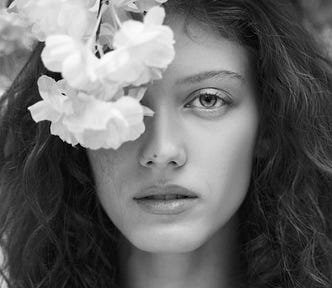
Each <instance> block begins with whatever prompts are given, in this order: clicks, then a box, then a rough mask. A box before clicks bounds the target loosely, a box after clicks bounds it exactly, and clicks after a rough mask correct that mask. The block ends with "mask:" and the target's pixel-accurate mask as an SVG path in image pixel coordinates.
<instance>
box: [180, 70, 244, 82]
mask: <svg viewBox="0 0 332 288" xmlns="http://www.w3.org/2000/svg"><path fill="white" fill-rule="evenodd" d="M213 78H222V79H223V78H233V79H237V80H240V81H244V77H243V76H242V75H240V74H238V73H236V72H233V71H229V70H213V71H205V72H200V73H198V74H194V75H190V76H188V77H185V78H183V79H180V80H178V81H176V84H177V85H179V84H194V83H197V82H202V81H204V80H208V79H213Z"/></svg>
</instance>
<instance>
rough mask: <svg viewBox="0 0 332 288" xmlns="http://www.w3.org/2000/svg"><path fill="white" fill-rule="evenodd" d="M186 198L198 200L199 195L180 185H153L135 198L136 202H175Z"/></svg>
mask: <svg viewBox="0 0 332 288" xmlns="http://www.w3.org/2000/svg"><path fill="white" fill-rule="evenodd" d="M184 198H198V195H197V194H196V193H195V192H193V191H191V190H189V189H187V188H185V187H183V186H179V185H166V186H157V185H153V186H150V187H148V188H146V189H143V190H142V191H141V192H140V193H138V194H136V195H135V196H134V200H139V199H151V200H174V199H184Z"/></svg>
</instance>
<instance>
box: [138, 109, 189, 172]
mask: <svg viewBox="0 0 332 288" xmlns="http://www.w3.org/2000/svg"><path fill="white" fill-rule="evenodd" d="M167 110H168V111H167ZM169 110H170V109H167V108H166V107H161V109H159V110H158V111H157V110H155V109H154V111H155V114H154V116H153V117H148V119H146V118H145V119H146V123H145V129H146V130H145V132H144V137H143V145H142V149H141V151H140V155H139V163H140V165H142V166H143V167H147V168H151V169H165V168H167V167H171V168H172V167H173V168H177V167H181V166H183V165H184V164H185V163H186V160H187V155H186V152H185V147H184V138H183V135H181V131H180V129H179V126H180V125H179V122H178V120H177V118H176V117H172V115H170V114H171V113H170V111H169ZM173 116H174V115H173Z"/></svg>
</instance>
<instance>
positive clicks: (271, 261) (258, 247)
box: [0, 0, 332, 288]
mask: <svg viewBox="0 0 332 288" xmlns="http://www.w3.org/2000/svg"><path fill="white" fill-rule="evenodd" d="M166 9H167V10H168V13H178V14H181V15H183V16H184V17H185V19H187V20H188V23H189V22H190V21H198V22H200V23H202V25H209V26H210V27H213V28H215V29H217V31H219V32H220V35H221V36H222V37H226V38H228V39H230V40H233V41H237V42H238V43H240V44H242V45H244V46H245V47H247V48H248V49H249V50H250V51H251V52H252V53H253V54H254V55H255V65H256V67H255V68H256V79H257V83H258V87H259V93H258V94H259V95H258V98H259V101H258V102H259V106H260V113H261V121H260V127H259V135H258V138H257V145H256V153H255V155H256V156H255V159H254V164H253V168H252V177H251V183H250V187H249V191H248V194H247V197H246V199H245V200H244V202H243V204H242V206H241V208H240V216H241V243H242V246H241V247H242V259H243V261H242V264H243V266H244V271H245V280H246V284H245V287H252V288H263V287H264V288H266V287H278V288H288V287H289V288H290V287H291V288H294V287H299V288H300V287H301V288H313V287H324V288H330V287H332V63H331V60H330V59H328V58H327V57H326V56H324V55H326V54H325V52H324V50H323V49H322V45H321V44H320V43H317V41H316V40H313V37H312V36H311V35H310V34H309V33H308V32H307V31H306V30H305V29H304V28H303V25H302V24H301V18H300V17H299V16H298V14H297V13H296V10H295V8H294V6H293V5H292V4H291V1H289V0H288V1H287V0H279V1H275V0H229V1H226V0H225V1H224V0H169V1H168V2H167V3H166ZM42 48H43V44H42V43H40V44H39V45H38V46H37V48H36V49H35V51H34V53H33V54H32V56H31V59H30V60H29V61H28V63H27V64H26V66H25V67H24V68H23V70H22V71H21V73H20V74H19V75H18V77H17V79H16V80H15V81H14V83H13V85H12V86H11V87H10V89H9V90H8V91H7V92H6V93H5V94H4V95H3V97H2V98H1V100H0V101H1V102H0V109H1V110H0V112H1V115H0V135H1V137H0V169H1V170H0V173H1V174H0V176H1V182H0V183H1V187H0V191H1V192H0V246H1V248H2V249H3V251H4V258H5V259H4V260H5V265H4V267H3V269H2V270H0V271H2V272H1V274H2V275H3V277H4V278H5V279H6V282H7V284H8V286H9V287H12V288H29V287H31V288H36V287H38V288H42V287H48V288H53V287H54V288H55V287H56V288H61V287H80V288H88V287H98V288H103V287H107V288H111V287H119V286H118V285H119V281H118V280H119V279H118V273H117V272H118V255H117V251H118V247H119V246H118V245H119V237H120V236H121V235H120V232H119V231H118V229H117V228H116V227H115V226H114V224H113V223H112V222H111V220H110V219H109V217H108V216H107V215H106V214H105V212H104V211H103V209H102V207H101V205H100V203H99V202H98V198H97V196H96V193H95V185H94V179H93V177H92V173H91V169H90V165H89V161H88V158H87V156H86V151H85V149H83V148H82V147H80V146H77V147H72V146H70V145H68V144H66V143H64V142H62V141H61V140H60V139H59V138H58V137H55V136H52V135H50V134H49V123H48V122H41V123H38V124H36V123H35V122H34V121H33V120H32V119H31V116H30V113H29V112H28V110H27V107H28V106H30V105H32V104H34V103H35V102H37V101H39V100H40V95H39V93H38V88H37V84H36V82H37V79H38V78H39V76H41V75H42V74H46V75H49V76H51V77H53V78H55V79H60V77H61V75H59V74H56V73H51V72H49V71H47V70H46V69H45V67H44V66H43V64H42V62H41V60H40V53H41V50H42Z"/></svg>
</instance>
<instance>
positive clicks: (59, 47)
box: [41, 35, 99, 91]
mask: <svg viewBox="0 0 332 288" xmlns="http://www.w3.org/2000/svg"><path fill="white" fill-rule="evenodd" d="M41 58H42V60H43V63H44V65H45V67H46V68H47V69H49V70H50V71H54V72H61V73H62V76H63V77H64V79H66V80H67V81H68V83H69V84H70V85H71V86H72V87H74V88H77V89H81V90H87V91H89V90H93V89H96V88H97V87H98V86H99V82H98V79H97V76H96V75H95V73H94V68H95V66H96V65H97V63H98V58H97V57H96V56H95V55H94V54H93V53H92V52H91V51H90V50H89V47H88V46H87V45H84V44H83V43H81V42H80V41H78V40H75V39H74V38H72V37H70V36H67V35H54V36H49V37H47V38H46V42H45V48H44V50H43V52H42V54H41Z"/></svg>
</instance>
